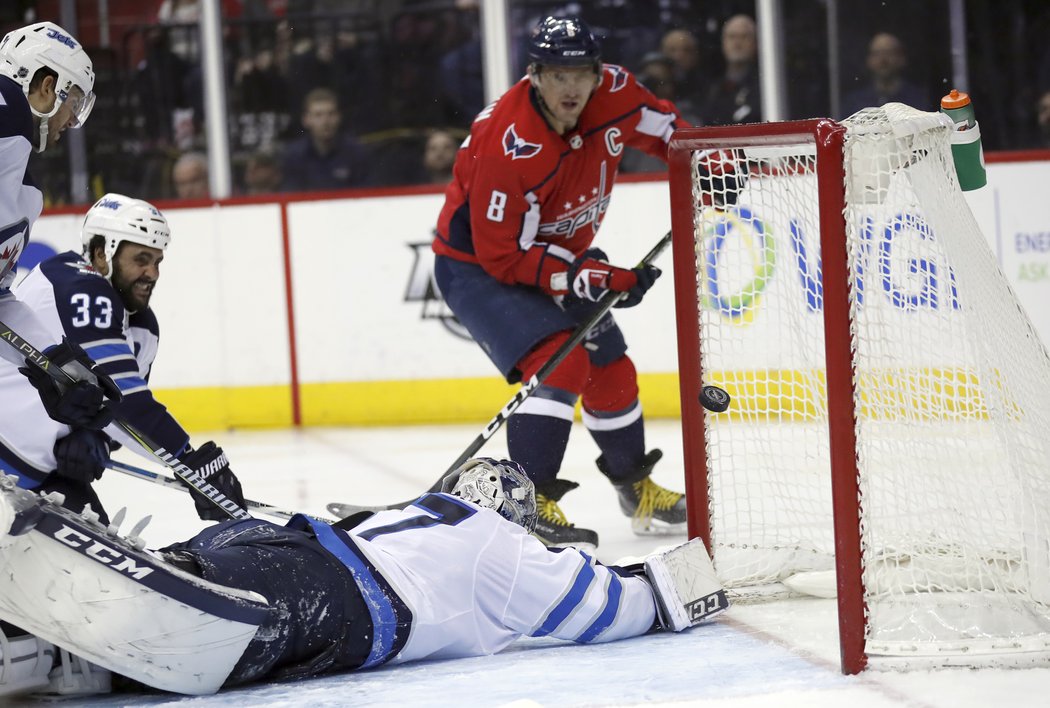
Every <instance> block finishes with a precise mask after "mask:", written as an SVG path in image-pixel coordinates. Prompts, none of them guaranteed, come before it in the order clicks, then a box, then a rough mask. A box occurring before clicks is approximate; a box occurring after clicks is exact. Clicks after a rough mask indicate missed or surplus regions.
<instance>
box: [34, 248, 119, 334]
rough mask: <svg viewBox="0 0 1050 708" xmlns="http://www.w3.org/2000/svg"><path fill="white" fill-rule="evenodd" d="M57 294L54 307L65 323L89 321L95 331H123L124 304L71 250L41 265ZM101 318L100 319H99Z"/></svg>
mask: <svg viewBox="0 0 1050 708" xmlns="http://www.w3.org/2000/svg"><path fill="white" fill-rule="evenodd" d="M38 267H39V268H40V271H41V273H43V275H44V276H45V277H46V278H47V279H48V281H49V282H50V283H51V287H52V288H53V289H54V292H55V306H56V307H57V308H58V314H59V318H60V319H61V320H62V322H63V323H64V324H68V323H71V322H72V323H74V324H75V326H78V327H83V326H87V324H89V322H88V321H85V323H84V324H77V322H79V321H80V320H82V319H85V318H87V320H89V321H90V325H91V326H92V327H94V328H95V329H100V330H110V329H113V330H115V331H120V330H121V329H122V328H123V323H124V302H123V301H122V300H121V299H120V295H119V293H117V291H116V290H115V289H114V288H113V286H112V285H111V284H110V282H109V281H108V280H106V279H105V278H104V277H103V276H102V274H101V273H99V272H98V271H97V270H95V269H94V268H92V267H91V266H90V265H88V263H87V262H86V261H85V260H84V259H83V258H81V257H80V256H78V255H77V254H76V253H73V252H72V251H68V252H66V253H60V254H58V255H57V256H52V257H51V258H48V259H47V260H45V261H44V262H42V263H41V264H40V265H39V266H38ZM96 315H98V316H96Z"/></svg>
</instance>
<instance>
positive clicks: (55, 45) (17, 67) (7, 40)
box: [0, 22, 95, 152]
mask: <svg viewBox="0 0 1050 708" xmlns="http://www.w3.org/2000/svg"><path fill="white" fill-rule="evenodd" d="M43 67H46V68H48V69H50V70H51V71H54V72H55V73H56V74H58V77H57V78H56V80H55V93H56V95H57V98H56V100H55V106H54V108H52V109H51V111H50V112H49V113H40V112H39V111H37V110H36V109H35V108H32V106H30V109H31V110H32V111H33V115H35V116H36V117H37V118H40V119H41V121H40V123H41V125H40V142H39V144H38V145H37V147H36V151H37V152H43V151H44V148H45V147H46V146H47V119H48V118H50V117H51V116H53V115H54V114H55V113H57V112H58V109H59V108H60V107H61V106H62V104H63V103H64V102H65V101H66V100H67V99H69V97H70V91H71V90H72V89H73V87H74V86H75V87H77V88H79V89H80V90H81V91H82V92H83V96H82V97H80V98H79V103H78V104H77V105H76V106H74V109H73V124H72V125H73V127H74V128H79V127H80V126H81V125H83V124H84V121H86V120H87V118H88V115H90V114H91V108H92V107H93V106H94V105H95V93H94V91H93V89H94V87H95V72H94V70H93V69H92V67H91V59H90V58H89V57H88V55H87V52H85V51H84V48H83V47H82V46H81V45H80V43H79V42H78V41H77V40H76V39H74V38H73V36H72V35H70V34H69V33H68V32H66V31H65V30H64V29H62V28H61V27H59V26H58V25H56V24H55V23H54V22H37V23H36V24H33V25H29V26H27V27H22V28H21V29H16V30H12V31H10V32H8V33H7V34H6V35H4V38H3V39H2V40H0V75H2V76H7V77H10V78H11V79H13V80H14V81H15V82H16V83H17V84H18V85H19V86H21V87H22V91H23V92H24V93H25V94H26V95H27V96H28V95H29V84H30V83H31V82H32V80H33V77H34V76H35V75H36V72H37V70H39V69H41V68H43Z"/></svg>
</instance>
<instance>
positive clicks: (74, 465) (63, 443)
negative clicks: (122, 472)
mask: <svg viewBox="0 0 1050 708" xmlns="http://www.w3.org/2000/svg"><path fill="white" fill-rule="evenodd" d="M108 460H109V436H108V435H106V434H105V433H103V432H100V431H97V430H85V429H83V428H74V429H73V431H72V432H71V433H70V434H69V435H66V436H65V437H62V438H59V439H58V440H57V441H55V464H56V467H55V474H57V475H59V476H60V477H65V478H66V479H71V480H73V481H75V482H81V483H83V484H91V483H92V482H94V481H95V480H96V479H98V478H99V477H101V476H102V471H103V470H104V469H105V468H106V462H107V461H108Z"/></svg>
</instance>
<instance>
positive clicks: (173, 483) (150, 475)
mask: <svg viewBox="0 0 1050 708" xmlns="http://www.w3.org/2000/svg"><path fill="white" fill-rule="evenodd" d="M106 467H108V468H109V469H111V470H114V471H116V472H121V473H123V474H126V475H128V476H129V477H134V478H136V479H142V480H145V481H147V482H153V483H154V484H159V485H160V486H162V487H166V488H168V489H178V490H180V491H186V486H185V485H184V484H183V483H182V482H180V481H179V480H177V479H175V478H173V477H166V476H164V475H163V474H161V473H159V472H152V471H150V470H147V469H143V468H141V467H135V466H134V465H129V464H127V463H126V462H121V461H120V460H108V461H107V462H106ZM244 503H245V505H247V507H248V508H249V509H252V510H254V511H257V512H259V513H260V514H269V515H270V516H279V517H281V518H283V519H290V518H292V517H293V516H295V515H296V514H297V513H299V512H295V511H289V510H288V509H282V508H280V507H276V506H272V505H270V504H266V503H264V502H257V501H253V500H251V499H245V500H244ZM304 516H310V517H311V518H314V519H320V520H321V521H323V522H325V523H326V524H332V523H335V522H334V521H332V520H331V519H325V518H323V517H320V516H313V515H312V514H304Z"/></svg>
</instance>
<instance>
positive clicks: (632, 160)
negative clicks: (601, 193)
mask: <svg viewBox="0 0 1050 708" xmlns="http://www.w3.org/2000/svg"><path fill="white" fill-rule="evenodd" d="M674 69H675V64H674V62H673V61H671V59H670V57H668V56H667V55H666V54H664V53H662V52H649V53H648V54H646V55H645V56H644V57H642V63H641V65H640V68H639V70H638V73H636V74H635V78H636V79H638V82H639V83H640V84H642V86H645V87H646V88H647V89H649V90H650V91H652V92H653V95H655V96H656V97H657V98H660V99H664V100H667V101H672V102H674V104H675V105H676V106H677V107H678V110H679V112H680V113H681V114H682V117H683V118H684V119H685V120H687V121H689V123H690V124H692V125H698V124H699V119H698V117H697V115H696V108H695V106H694V105H693V103H692V102H691V101H690V100H689V99H688V98H684V99H679V98H677V94H676V89H677V84H676V83H675V80H674ZM620 172H623V173H632V172H634V173H637V172H667V163H666V162H664V161H663V160H661V159H660V158H658V157H653V156H652V155H648V154H646V153H644V152H642V151H640V150H635V149H633V148H630V147H628V148H627V150H626V151H625V152H624V156H623V159H622V160H621V161H620Z"/></svg>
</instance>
